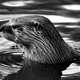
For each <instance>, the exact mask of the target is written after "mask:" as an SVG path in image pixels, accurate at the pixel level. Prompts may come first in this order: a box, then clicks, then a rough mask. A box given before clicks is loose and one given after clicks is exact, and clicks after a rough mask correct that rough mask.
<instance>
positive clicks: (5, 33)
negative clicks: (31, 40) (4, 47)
mask: <svg viewBox="0 0 80 80" xmlns="http://www.w3.org/2000/svg"><path fill="white" fill-rule="evenodd" d="M5 27H6V26H5ZM2 29H3V28H2ZM2 29H0V32H1V37H3V38H6V39H7V40H9V41H12V42H14V43H16V45H15V53H16V54H17V53H18V52H17V49H19V50H20V51H19V52H20V53H22V54H23V57H25V56H24V54H25V47H24V46H23V42H22V41H21V40H20V38H19V37H18V36H17V35H16V34H15V32H14V31H13V30H12V29H11V28H10V26H9V28H6V29H4V30H2ZM11 46H13V45H11ZM16 47H17V48H16Z"/></svg>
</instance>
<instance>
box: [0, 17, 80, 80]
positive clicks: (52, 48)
mask: <svg viewBox="0 0 80 80" xmlns="http://www.w3.org/2000/svg"><path fill="white" fill-rule="evenodd" d="M0 32H2V34H3V37H5V38H6V39H8V40H10V41H13V42H15V43H16V44H17V45H18V47H19V48H20V49H21V51H22V52H23V57H24V59H25V63H26V64H25V66H27V65H29V69H30V67H31V69H30V71H32V72H34V70H35V68H33V67H32V66H34V67H36V68H37V65H39V67H40V68H38V69H37V70H35V72H36V71H38V72H40V70H41V71H42V72H45V74H46V71H49V69H48V68H50V66H52V65H56V64H59V65H60V64H61V65H62V64H64V65H62V66H58V67H59V69H61V68H63V67H64V69H65V68H66V67H68V66H69V65H70V63H72V62H73V61H74V59H75V58H78V57H79V56H78V55H76V54H77V52H76V51H75V50H74V49H73V48H72V47H70V46H69V45H68V44H67V43H66V42H65V41H64V40H63V39H62V37H61V36H60V34H59V32H58V31H57V29H56V28H55V27H54V25H53V23H52V22H51V21H50V20H49V19H48V18H46V17H43V16H24V17H18V18H13V19H11V20H10V21H9V22H7V23H5V24H3V25H2V26H1V27H0ZM65 63H67V64H66V65H65ZM30 65H31V66H30ZM43 65H48V66H47V67H41V66H43ZM42 68H43V69H42ZM53 68H54V67H53ZM39 69H40V70H39ZM51 69H52V68H51ZM57 69H58V68H57ZM44 70H45V71H44ZM61 70H62V69H61ZM28 72H29V71H27V73H28ZM25 73H26V72H25ZM28 75H29V74H28ZM31 75H32V73H31ZM36 75H37V74H36ZM34 76H35V75H34ZM39 76H40V75H39ZM41 76H42V74H41ZM47 76H48V75H47ZM49 76H50V75H49ZM50 77H51V76H50ZM17 80H19V79H17ZM20 80H26V79H20ZM27 80H34V79H33V78H32V79H31V78H30V79H27ZM36 80H50V78H49V79H48V78H45V79H43V78H41V79H36ZM51 80H54V79H53V78H52V79H51ZM55 80H59V79H55Z"/></svg>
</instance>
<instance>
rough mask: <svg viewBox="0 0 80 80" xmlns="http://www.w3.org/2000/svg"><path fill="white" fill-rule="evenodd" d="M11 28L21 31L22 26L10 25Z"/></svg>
mask: <svg viewBox="0 0 80 80" xmlns="http://www.w3.org/2000/svg"><path fill="white" fill-rule="evenodd" d="M12 28H13V29H17V30H20V31H23V28H22V26H21V25H12Z"/></svg>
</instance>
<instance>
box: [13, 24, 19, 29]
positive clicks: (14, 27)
mask: <svg viewBox="0 0 80 80" xmlns="http://www.w3.org/2000/svg"><path fill="white" fill-rule="evenodd" d="M12 28H13V29H16V28H20V25H12Z"/></svg>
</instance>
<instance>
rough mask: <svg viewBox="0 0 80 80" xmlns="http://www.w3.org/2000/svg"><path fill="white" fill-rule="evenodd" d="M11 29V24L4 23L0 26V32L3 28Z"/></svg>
mask: <svg viewBox="0 0 80 80" xmlns="http://www.w3.org/2000/svg"><path fill="white" fill-rule="evenodd" d="M10 29H11V26H9V25H4V26H1V27H0V32H2V31H4V30H10Z"/></svg>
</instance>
